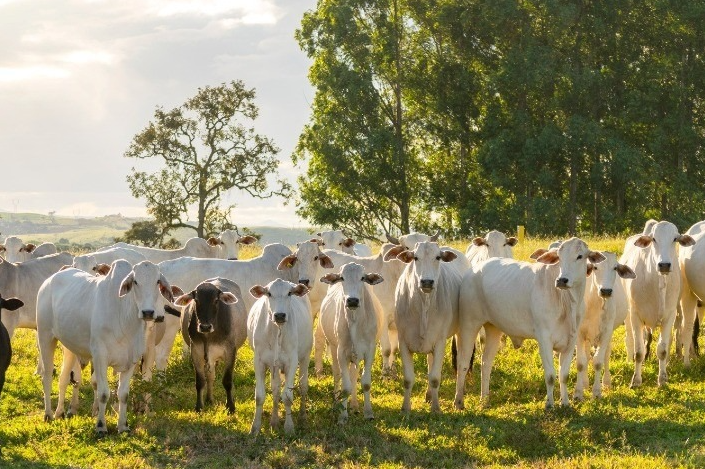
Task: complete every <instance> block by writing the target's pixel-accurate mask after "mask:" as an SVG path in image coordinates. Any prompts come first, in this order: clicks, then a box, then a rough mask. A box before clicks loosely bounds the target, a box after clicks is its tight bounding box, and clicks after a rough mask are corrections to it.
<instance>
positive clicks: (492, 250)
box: [472, 230, 519, 258]
mask: <svg viewBox="0 0 705 469" xmlns="http://www.w3.org/2000/svg"><path fill="white" fill-rule="evenodd" d="M518 242H519V240H518V239H517V238H515V237H513V236H512V237H511V238H507V236H506V235H505V234H504V233H502V232H500V231H496V230H492V231H490V232H489V233H487V235H486V236H485V237H484V238H479V237H478V238H475V239H473V240H472V244H474V245H475V246H486V248H487V257H488V258H489V257H509V258H511V257H514V255H513V253H512V248H513V247H514V246H516V244H517V243H518Z"/></svg>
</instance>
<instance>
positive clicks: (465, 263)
mask: <svg viewBox="0 0 705 469" xmlns="http://www.w3.org/2000/svg"><path fill="white" fill-rule="evenodd" d="M439 235H440V232H438V233H436V234H434V235H433V236H429V235H425V234H423V233H409V234H405V235H402V236H399V238H395V237H393V236H390V235H387V239H388V240H389V242H390V243H392V244H396V245H397V246H402V247H403V248H405V249H407V250H413V249H414V246H416V243H420V242H424V241H431V242H436V241H438V237H439ZM441 249H443V250H445V251H450V252H452V253H453V254H455V256H456V257H455V260H453V261H452V262H451V263H450V265H451V266H452V267H453V268H454V269H456V271H457V272H458V274H459V275H460V276H461V277H462V275H463V274H464V273H465V271H467V270H468V269H469V268H470V261H469V260H468V258H467V257H465V254H463V253H462V252H461V251H459V250H457V249H455V248H451V247H449V246H441Z"/></svg>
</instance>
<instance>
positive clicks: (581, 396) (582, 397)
mask: <svg viewBox="0 0 705 469" xmlns="http://www.w3.org/2000/svg"><path fill="white" fill-rule="evenodd" d="M573 399H574V400H575V401H576V402H582V401H583V399H585V396H584V395H583V394H575V395H574V396H573Z"/></svg>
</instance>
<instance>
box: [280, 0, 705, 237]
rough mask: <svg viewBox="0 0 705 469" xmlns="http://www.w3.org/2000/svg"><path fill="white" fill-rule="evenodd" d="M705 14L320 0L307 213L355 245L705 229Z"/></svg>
mask: <svg viewBox="0 0 705 469" xmlns="http://www.w3.org/2000/svg"><path fill="white" fill-rule="evenodd" d="M703 24H705V2H703V1H701V0H692V1H676V0H671V1H669V0H640V1H630V0H602V1H600V0H577V1H565V0H562V1H558V0H545V1H531V0H519V1H517V0H492V1H487V0H484V1H482V0H414V1H406V0H319V1H318V3H317V7H316V8H315V9H314V10H311V11H309V12H307V13H306V14H305V16H304V18H303V20H302V22H301V27H300V28H299V29H298V30H297V31H296V39H297V40H298V42H299V44H300V46H301V48H302V49H303V50H304V51H305V52H306V53H307V54H308V56H309V57H310V58H311V60H312V65H311V68H310V72H309V76H310V80H311V82H312V84H313V85H314V87H315V89H316V94H315V98H314V100H313V103H312V115H311V118H310V121H309V122H308V124H307V125H306V126H305V128H304V129H303V131H302V133H301V135H300V138H299V141H298V145H297V147H296V150H295V152H294V155H293V159H294V161H295V162H296V163H297V164H299V165H300V166H302V167H305V168H306V169H305V174H304V175H302V176H301V177H300V178H299V181H298V186H299V191H298V198H297V212H298V214H299V215H301V216H302V217H304V218H305V219H307V220H308V221H309V222H311V223H312V224H314V225H331V226H333V227H334V228H345V229H347V230H348V232H350V233H351V234H355V235H357V236H361V237H373V236H375V237H376V236H379V235H380V234H382V233H383V232H387V233H399V232H402V233H407V232H409V231H411V230H419V231H421V230H423V231H431V230H434V229H436V228H440V229H442V230H444V231H445V232H446V233H450V234H456V235H459V236H468V235H472V234H477V233H480V232H483V231H485V230H488V229H501V230H506V231H513V230H514V229H515V227H516V225H525V226H526V228H527V231H528V232H529V233H530V234H534V235H551V234H566V233H569V234H580V233H614V234H616V233H624V232H632V231H634V230H637V229H639V228H640V227H641V226H643V222H644V220H645V219H648V218H657V219H668V220H670V221H672V222H674V223H676V224H677V225H678V226H679V227H680V228H682V229H685V228H686V227H687V226H690V224H692V223H693V222H695V221H697V220H700V219H702V218H703V213H702V211H703V209H702V207H703V202H704V200H705V188H704V186H703V184H702V182H701V181H703V180H704V179H703V178H704V177H705V165H704V164H703V158H705V155H703V143H704V139H705V127H704V122H703V117H704V116H703V111H704V109H703V96H704V92H705V63H704V60H705V36H704V34H705V33H704V30H703V28H702V25H703Z"/></svg>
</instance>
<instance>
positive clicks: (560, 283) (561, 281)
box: [556, 277, 568, 288]
mask: <svg viewBox="0 0 705 469" xmlns="http://www.w3.org/2000/svg"><path fill="white" fill-rule="evenodd" d="M556 286H557V287H558V288H568V279H567V278H565V277H559V278H557V279H556Z"/></svg>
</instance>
